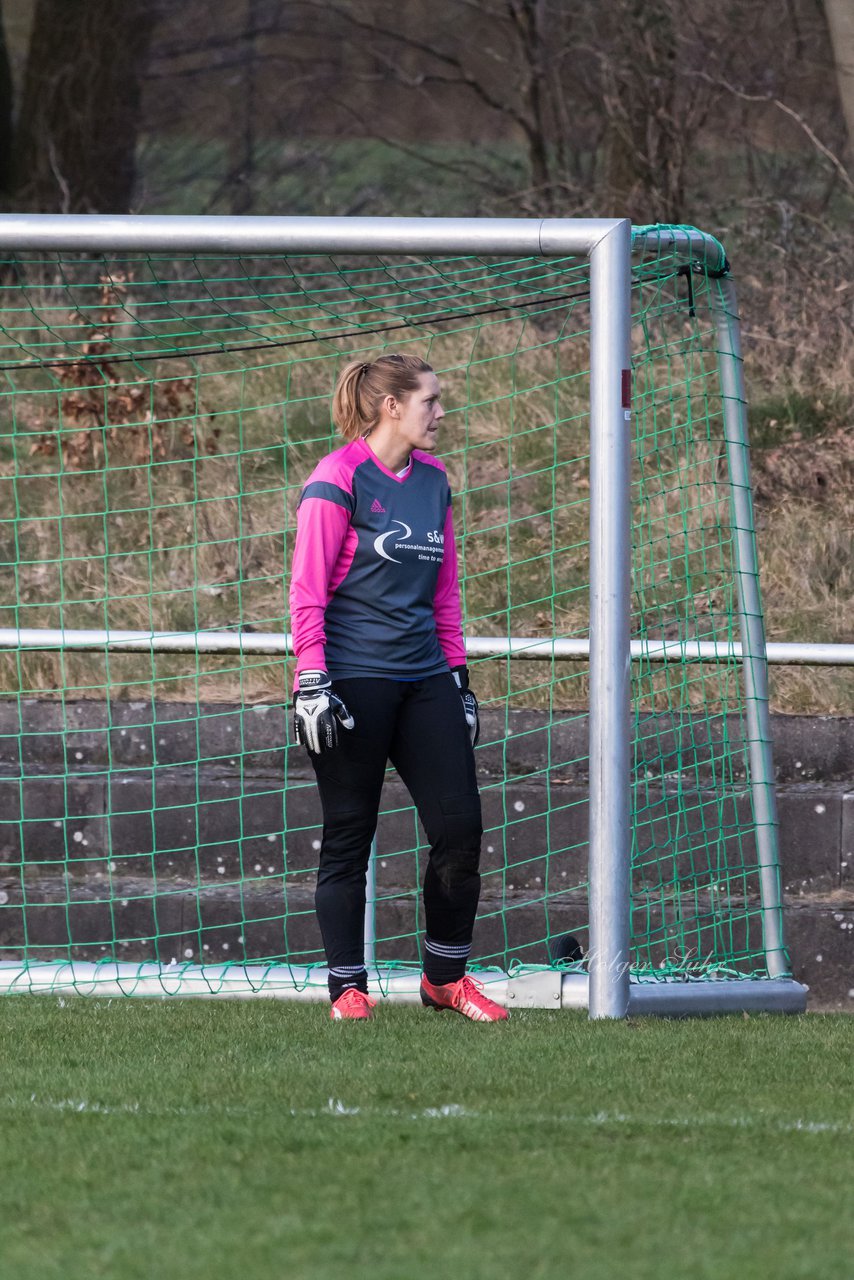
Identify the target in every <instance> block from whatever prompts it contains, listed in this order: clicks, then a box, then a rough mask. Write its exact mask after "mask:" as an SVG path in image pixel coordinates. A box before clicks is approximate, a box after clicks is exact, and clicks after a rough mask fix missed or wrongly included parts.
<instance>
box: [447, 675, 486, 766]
mask: <svg viewBox="0 0 854 1280" xmlns="http://www.w3.org/2000/svg"><path fill="white" fill-rule="evenodd" d="M451 675H452V676H453V677H454V680H455V681H456V683H457V688H458V689H459V691H460V697H461V698H462V700H463V711H464V712H465V716H466V724H467V725H468V727H469V737H470V738H471V745H472V746H473V747H476V746H477V744H478V741H479V739H480V714H479V712H478V705H477V698H476V697H475V696H474V693H473V692H472V690H471V689H470V688H469V669H468V667H454V668H453V670H452V671H451Z"/></svg>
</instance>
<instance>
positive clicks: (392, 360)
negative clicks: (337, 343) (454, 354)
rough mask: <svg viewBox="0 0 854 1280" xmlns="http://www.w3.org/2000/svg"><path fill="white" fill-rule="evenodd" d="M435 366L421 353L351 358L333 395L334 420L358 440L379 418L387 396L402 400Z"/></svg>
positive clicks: (351, 437)
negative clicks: (372, 359)
mask: <svg viewBox="0 0 854 1280" xmlns="http://www.w3.org/2000/svg"><path fill="white" fill-rule="evenodd" d="M432 372H433V369H432V366H431V365H429V364H427V362H426V361H424V360H422V359H421V357H420V356H404V355H387V356H379V357H378V358H377V359H376V360H374V361H362V360H351V362H350V363H349V364H347V365H345V366H344V368H343V369H342V370H341V372H340V374H339V375H338V381H337V383H336V384H335V392H334V395H333V396H332V421H333V422H334V424H335V427H336V429H337V430H338V431H339V432H340V433H341V435H342V436H343V437H344V439H345V440H358V439H359V437H360V436H364V435H367V434H368V432H369V431H371V430H372V429H373V428H374V427H375V426H376V425H377V423H378V422H379V419H380V409H381V406H382V402H383V400H385V398H386V396H394V397H395V399H397V400H402V399H403V397H404V396H406V395H408V394H409V393H410V392H411V391H415V389H416V388H417V386H418V379H419V377H420V376H421V374H422V373H432Z"/></svg>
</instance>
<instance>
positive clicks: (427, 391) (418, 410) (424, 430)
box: [395, 373, 445, 453]
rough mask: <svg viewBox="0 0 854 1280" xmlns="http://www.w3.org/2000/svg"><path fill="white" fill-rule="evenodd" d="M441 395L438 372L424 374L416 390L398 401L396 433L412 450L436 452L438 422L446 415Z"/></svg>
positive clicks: (421, 375)
mask: <svg viewBox="0 0 854 1280" xmlns="http://www.w3.org/2000/svg"><path fill="white" fill-rule="evenodd" d="M440 396H441V390H440V387H439V379H438V378H437V377H436V375H435V373H421V374H419V375H418V386H417V387H416V388H415V390H414V391H410V392H409V394H408V395H407V396H405V397H404V398H403V399H402V400H398V401H396V402H395V403H396V406H397V416H396V426H397V434H398V437H399V439H400V440H401V441H402V442H403V443H405V444H407V445H408V446H409V448H410V449H423V450H424V451H425V452H426V453H433V452H434V450H435V449H436V446H437V444H438V438H439V423H440V422H441V421H442V419H443V418H444V416H445V410H444V409H443V408H442V405H441V401H440V398H439V397H440Z"/></svg>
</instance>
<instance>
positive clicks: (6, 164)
mask: <svg viewBox="0 0 854 1280" xmlns="http://www.w3.org/2000/svg"><path fill="white" fill-rule="evenodd" d="M13 118H14V100H13V91H12V68H11V66H10V64H9V50H8V48H7V46H6V27H5V24H4V22H3V9H2V4H0V191H4V192H7V191H9V189H10V187H11V185H12V166H11V157H12V137H13V133H12V130H13V123H12V122H13Z"/></svg>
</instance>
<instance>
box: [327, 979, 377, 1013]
mask: <svg viewBox="0 0 854 1280" xmlns="http://www.w3.org/2000/svg"><path fill="white" fill-rule="evenodd" d="M375 1004H376V1000H372V999H371V997H370V996H367V995H365V993H364V991H359V990H358V988H357V987H348V988H347V990H346V991H345V992H344V994H343V995H340V996H339V997H338V999H337V1000H336V1001H335V1003H334V1004H333V1006H332V1008H331V1010H330V1011H329V1016H330V1018H331V1019H332V1021H333V1022H338V1021H339V1020H340V1019H342V1018H356V1019H362V1020H363V1021H364V1020H365V1019H367V1018H372V1017H373V1016H374V1013H373V1010H374V1005H375Z"/></svg>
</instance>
